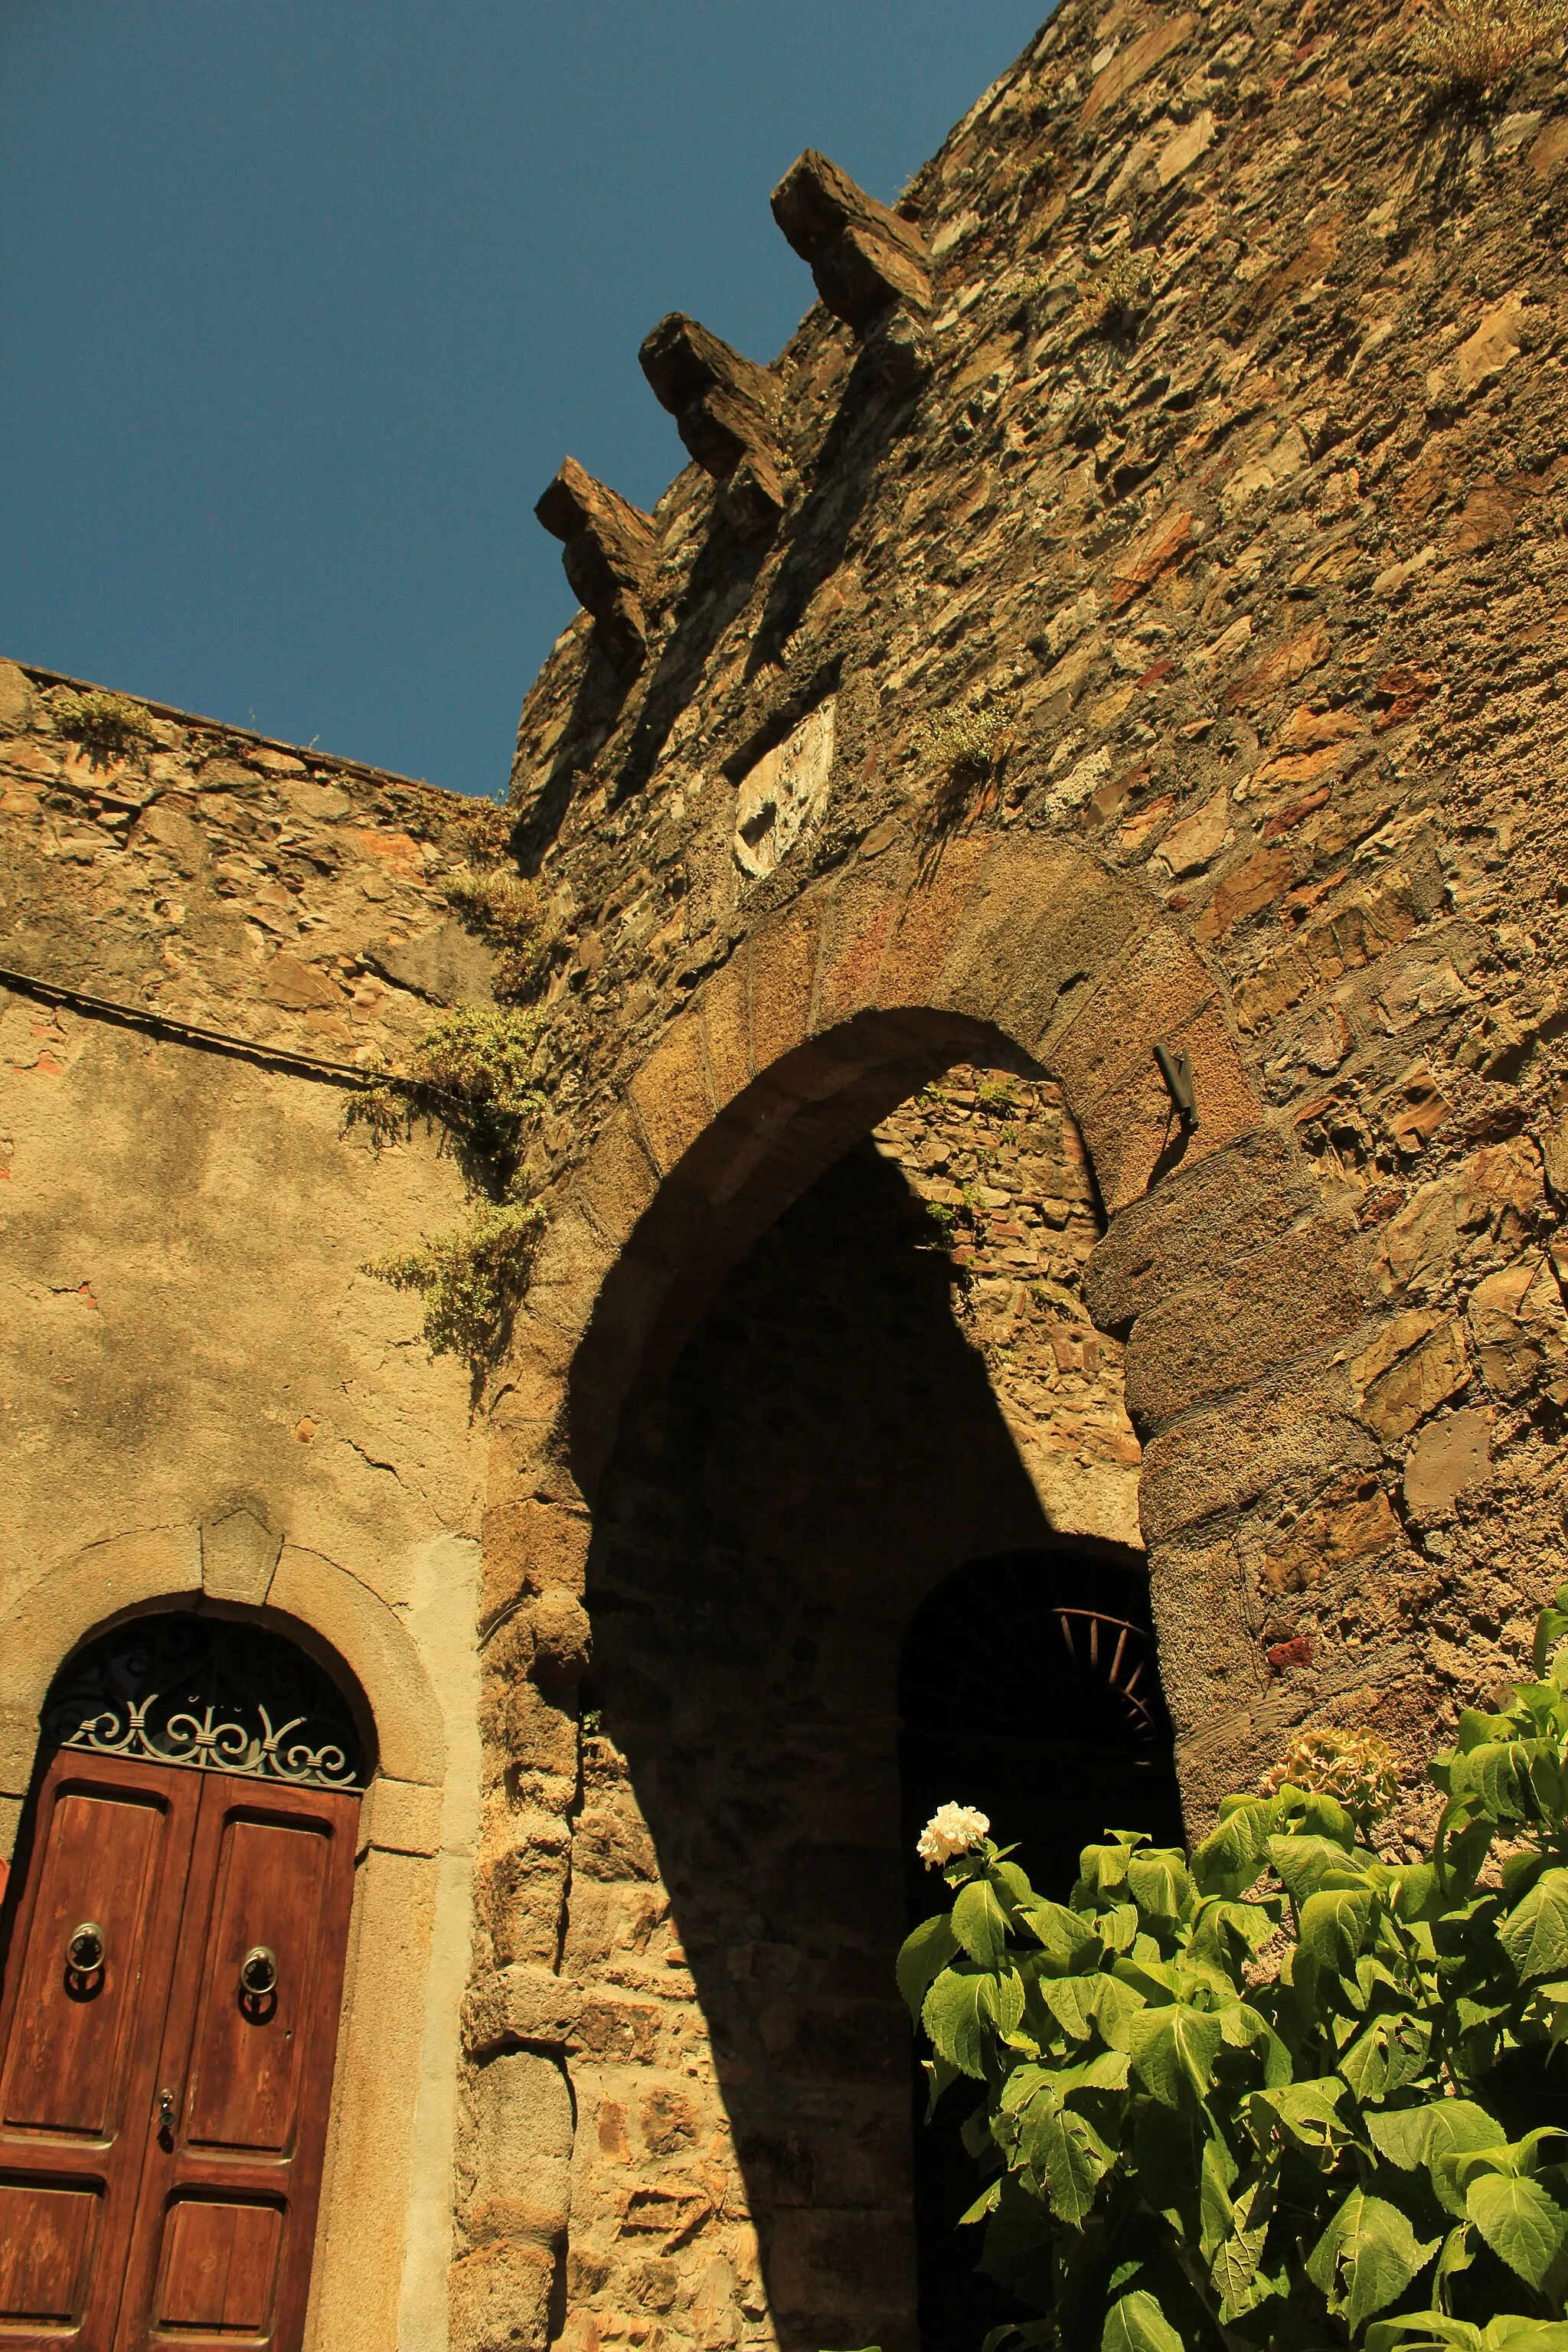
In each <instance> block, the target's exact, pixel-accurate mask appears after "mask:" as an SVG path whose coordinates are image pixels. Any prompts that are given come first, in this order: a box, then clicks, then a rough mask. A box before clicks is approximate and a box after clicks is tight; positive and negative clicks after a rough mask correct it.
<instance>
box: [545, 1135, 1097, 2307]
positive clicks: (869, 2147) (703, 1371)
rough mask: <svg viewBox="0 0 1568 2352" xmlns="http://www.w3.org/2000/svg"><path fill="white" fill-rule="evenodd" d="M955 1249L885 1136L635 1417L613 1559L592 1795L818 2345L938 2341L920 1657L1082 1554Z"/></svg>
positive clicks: (763, 1253)
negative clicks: (922, 2014) (994, 1388)
mask: <svg viewBox="0 0 1568 2352" xmlns="http://www.w3.org/2000/svg"><path fill="white" fill-rule="evenodd" d="M935 1238H936V1237H935V1234H934V1232H933V1228H932V1225H931V1221H930V1219H929V1218H928V1216H927V1215H926V1213H924V1211H923V1210H922V1208H921V1204H920V1202H918V1201H917V1200H916V1199H915V1198H914V1196H913V1195H912V1194H911V1192H910V1190H909V1188H908V1186H907V1185H906V1183H905V1181H904V1179H903V1177H902V1176H901V1175H900V1172H899V1171H898V1170H897V1169H896V1168H894V1167H892V1166H890V1165H889V1164H888V1163H887V1162H886V1161H885V1160H882V1159H880V1158H879V1155H878V1154H877V1152H876V1151H875V1150H874V1148H873V1147H872V1146H871V1145H870V1144H869V1143H865V1144H863V1145H861V1146H858V1147H857V1148H856V1149H855V1150H852V1151H850V1152H849V1153H848V1154H847V1156H846V1157H845V1158H843V1159H842V1160H839V1161H837V1163H836V1164H835V1165H833V1166H832V1167H830V1168H829V1169H828V1171H827V1172H826V1174H825V1175H823V1176H822V1177H820V1178H819V1179H818V1180H817V1181H816V1183H815V1184H814V1185H813V1186H812V1187H811V1189H810V1190H809V1191H808V1192H805V1194H804V1196H803V1197H802V1198H801V1199H800V1200H798V1201H797V1202H795V1205H794V1206H793V1207H792V1208H790V1209H788V1210H787V1211H786V1212H785V1213H784V1215H783V1216H782V1217H781V1218H780V1219H779V1220H778V1222H777V1223H776V1224H775V1225H773V1227H772V1228H771V1229H770V1230H769V1231H768V1232H767V1233H766V1234H764V1235H763V1239H762V1241H761V1242H760V1243H759V1244H757V1245H756V1247H755V1248H754V1249H753V1251H752V1254H751V1255H750V1256H749V1257H748V1258H747V1259H746V1260H745V1261H744V1263H743V1264H742V1265H741V1266H740V1267H739V1268H738V1269H737V1271H736V1272H735V1273H734V1274H732V1275H731V1277H730V1279H729V1281H728V1282H727V1284H726V1285H725V1286H724V1288H723V1289H722V1291H721V1293H720V1295H719V1296H718V1297H717V1298H716V1299H715V1300H714V1301H713V1303H712V1305H711V1306H710V1308H709V1310H708V1312H707V1314H706V1316H705V1317H704V1318H703V1320H702V1321H701V1323H700V1326H699V1327H698V1328H697V1330H696V1332H695V1334H694V1336H693V1337H692V1338H691V1339H690V1340H689V1342H688V1344H687V1346H686V1347H685V1349H684V1351H683V1352H682V1353H681V1355H680V1356H679V1360H678V1361H677V1363H676V1365H675V1367H674V1370H673V1371H672V1373H671V1375H670V1377H669V1379H668V1384H667V1385H666V1386H665V1387H664V1388H663V1390H662V1391H659V1392H658V1393H656V1394H652V1395H648V1394H645V1395H644V1396H643V1398H642V1399H641V1400H640V1401H639V1402H637V1403H636V1404H635V1405H634V1406H633V1407H632V1408H631V1409H630V1410H629V1411H628V1412H627V1414H626V1420H625V1422H624V1424H623V1429H622V1434H621V1439H620V1443H619V1444H618V1446H617V1448H616V1454H615V1456H614V1459H613V1462H612V1464H611V1466H610V1469H609V1472H608V1475H607V1476H606V1479H605V1486H604V1489H603V1493H602V1499H601V1507H600V1511H599V1514H598V1533H597V1537H596V1540H595V1553H594V1556H593V1558H592V1559H591V1562H590V1569H589V1591H588V1601H589V1608H590V1612H591V1614H592V1617H593V1621H594V1655H595V1666H594V1673H593V1685H592V1688H591V1690H589V1691H588V1692H587V1693H585V1705H586V1706H587V1707H588V1708H589V1709H591V1710H597V1716H598V1719H599V1720H601V1721H602V1725H603V1731H604V1734H605V1737H604V1738H602V1739H597V1740H595V1739H593V1738H590V1739H589V1741H588V1742H587V1743H586V1748H587V1750H588V1757H589V1772H588V1778H589V1780H590V1783H591V1790H592V1786H593V1784H595V1782H601V1781H602V1780H603V1776H604V1774H605V1771H606V1770H610V1771H613V1770H614V1769H616V1759H618V1758H624V1759H625V1772H626V1779H627V1780H628V1781H629V1792H628V1793H629V1795H630V1797H631V1798H632V1799H634V1800H635V1808H633V1807H627V1808H626V1812H625V1813H624V1814H623V1815H622V1818H623V1820H625V1819H626V1818H629V1817H631V1816H632V1814H633V1813H634V1811H635V1812H637V1813H640V1816H641V1819H642V1822H646V1824H647V1832H650V1833H651V1838H652V1843H653V1847H654V1849H655V1850H656V1851H657V1855H658V1869H659V1871H660V1874H661V1875H662V1879H663V1883H664V1887H665V1889H666V1890H667V1892H668V1899H669V1903H670V1906H671V1909H672V1915H673V1920H674V1924H675V1927H676V1928H677V1930H678V1934H679V1946H680V1948H681V1949H682V1950H683V1952H684V1955H685V1959H686V1962H687V1964H688V1965H689V1969H690V1971H691V1975H692V1978H693V1979H694V1983H695V1993H696V2006H697V2008H698V2009H699V2010H700V2013H701V2022H700V2029H699V2031H700V2032H702V2033H705V2036H706V2039H707V2042H708V2044H709V2047H710V2051H711V2054H712V2064H713V2068H714V2073H715V2076H716V2087H717V2090H718V2093H719V2096H720V2099H721V2103H722V2108H723V2110H724V2111H725V2112H727V2114H728V2116H729V2118H730V2121H731V2125H732V2127H733V2139H734V2153H735V2156H736V2158H738V2163H739V2168H740V2171H741V2173H742V2175H743V2179H744V2199H745V2202H746V2204H747V2205H748V2206H749V2209H750V2211H751V2213H752V2218H753V2219H754V2221H755V2224H756V2227H757V2230H758V2232H759V2236H760V2239H761V2244H762V2253H763V2269H764V2273H765V2278H766V2286H767V2297H768V2304H769V2306H770V2308H771V2310H772V2312H773V2318H774V2321H775V2323H776V2326H777V2328H778V2333H779V2337H780V2340H781V2342H782V2343H783V2345H784V2346H785V2347H787V2348H788V2352H818V2347H820V2346H821V2345H823V2344H833V2343H866V2342H876V2343H879V2344H880V2345H882V2346H883V2347H886V2352H910V2347H913V2345H914V2344H915V2343H916V2341H917V2340H918V2339H917V2319H916V2307H915V2306H916V2262H915V2247H914V2230H913V2206H912V2202H911V2189H912V2179H911V2143H910V2028H909V2021H908V2019H907V2016H906V2014H905V2012H904V2011H903V2009H902V2005H901V2003H900V2000H899V1999H898V1996H897V1994H896V1991H895V1990H894V1987H893V1981H892V1963H893V1957H894V1954H895V1952H896V1950H897V1947H898V1944H899V1942H900V1938H901V1937H902V1935H903V1933H904V1929H905V1927H906V1924H907V1921H906V1911H907V1903H908V1891H907V1885H906V1867H905V1859H906V1858H905V1856H904V1854H903V1853H902V1847H903V1845H904V1844H905V1843H907V1842H908V1838H909V1834H910V1832H909V1824H908V1822H901V1821H900V1752H899V1712H898V1709H899V1675H900V1654H901V1651H902V1648H903V1644H904V1640H905V1636H906V1633H907V1631H908V1629H909V1626H910V1619H911V1616H912V1615H913V1613H914V1612H915V1610H916V1609H917V1608H918V1606H919V1604H920V1602H921V1600H922V1598H923V1597H924V1596H925V1595H926V1594H927V1593H928V1592H930V1591H931V1589H932V1588H933V1587H934V1586H935V1585H937V1584H938V1583H939V1582H940V1581H941V1580H942V1578H943V1577H944V1576H945V1575H947V1574H948V1572H949V1571H950V1570H952V1567H953V1565H954V1563H955V1562H957V1561H961V1560H964V1559H975V1558H976V1557H977V1556H981V1557H984V1556H986V1555H994V1554H998V1553H1004V1552H1006V1553H1018V1552H1021V1551H1024V1550H1028V1551H1031V1552H1035V1553H1037V1552H1038V1550H1039V1549H1040V1548H1041V1547H1043V1546H1048V1544H1049V1542H1050V1538H1049V1533H1048V1530H1047V1528H1046V1526H1045V1523H1044V1520H1043V1518H1042V1515H1041V1512H1040V1507H1039V1505H1038V1502H1037V1497H1036V1495H1035V1492H1034V1490H1033V1488H1032V1486H1030V1484H1029V1481H1028V1479H1027V1478H1026V1475H1025V1473H1024V1470H1023V1468H1022V1465H1020V1463H1019V1460H1018V1457H1017V1454H1016V1449H1015V1446H1014V1444H1013V1441H1012V1438H1011V1436H1010V1434H1009V1433H1008V1431H1007V1429H1006V1427H1005V1424H1004V1423H1003V1420H1002V1418H1001V1415H1000V1413H999V1412H998V1411H997V1409H996V1406H995V1403H994V1399H993V1396H992V1393H991V1390H990V1386H989V1383H988V1381H987V1378H986V1374H985V1370H984V1364H983V1362H982V1360H981V1359H980V1357H979V1356H978V1355H977V1354H976V1353H975V1352H974V1351H973V1349H971V1348H970V1347H969V1346H968V1345H967V1344H966V1342H965V1340H964V1339H963V1335H962V1333H961V1332H960V1330H959V1328H957V1325H956V1324H955V1321H954V1318H953V1314H952V1301H951V1285H952V1280H953V1278H954V1276H953V1269H952V1264H951V1261H950V1260H949V1258H948V1256H947V1255H946V1253H945V1251H944V1250H943V1249H942V1248H941V1247H939V1246H933V1243H934V1242H935ZM589 1719H590V1721H593V1720H594V1719H595V1718H594V1717H593V1716H592V1715H590V1717H589ZM943 1793H944V1794H954V1793H957V1794H964V1793H966V1792H964V1791H953V1790H946V1791H944V1792H943ZM601 1801H602V1800H601V1798H600V1797H599V1796H598V1795H596V1794H595V1793H592V1792H591V1793H590V1797H589V1809H590V1810H591V1809H593V1808H595V1807H596V1806H598V1805H599V1804H600V1803H601ZM601 1818H602V1819H608V1818H610V1815H609V1814H608V1813H606V1814H605V1815H603V1816H601ZM588 1825H589V1824H588V1812H587V1811H585V1814H584V1824H583V1827H584V1830H586V1829H587V1828H588ZM626 1857H627V1847H626V1842H625V1838H624V1836H623V1837H622V1839H621V1841H620V1843H619V1844H618V1846H617V1843H616V1838H615V1837H613V1836H610V1835H608V1834H606V1832H605V1831H604V1830H602V1829H599V1830H595V1832H594V1833H593V1834H592V1835H588V1836H583V1835H580V1837H579V1840H578V1844H577V1848H576V1852H575V1854H574V1879H573V1892H572V1899H571V1916H570V1919H569V1926H568V1955H567V1957H568V1966H569V1967H572V1968H574V1969H577V1970H579V1971H582V1972H584V1973H589V1974H591V1973H592V1968H593V1965H594V1961H593V1958H592V1955H591V1954H590V1951H589V1948H588V1947H589V1944H590V1942H591V1943H592V1944H593V1945H594V1947H595V1950H597V1951H598V1952H600V1953H603V1952H604V1951H605V1950H606V1949H607V1948H609V1947H611V1946H613V1944H614V1941H615V1934H616V1931H615V1929H614V1927H613V1925H612V1924H611V1922H610V1920H609V1919H608V1917H607V1910H608V1911H613V1909H614V1907H615V1906H616V1904H617V1903H620V1904H622V1905H624V1906H626V1908H627V1909H628V1911H637V1910H638V1909H639V1906H640V1911H641V1916H645V1917H646V1916H648V1906H649V1902H650V1898H651V1896H652V1893H653V1890H652V1889H651V1887H650V1886H649V1885H648V1883H647V1875H645V1877H644V1879H643V1882H642V1883H641V1884H640V1885H629V1884H627V1883H626V1872H627V1858H626ZM642 1867H643V1869H644V1871H645V1874H651V1871H652V1868H653V1861H652V1855H651V1854H648V1855H647V1856H646V1858H645V1860H644V1863H643V1864H642ZM596 1874H602V1883H601V1885H599V1886H598V1887H595V1886H593V1885H591V1883H589V1882H591V1881H592V1879H593V1878H594V1877H595V1875H596ZM617 1880H619V1881H620V1882H621V1883H620V1885H619V1887H618V1888H617V1886H616V1884H615V1882H616V1881H617ZM590 1923H591V1924H590ZM644 1932H645V1940H646V1930H645V1931H644ZM574 1946H576V1947H577V1950H576V1952H575V1953H574ZM585 1964H586V1965H585ZM695 2022H696V2021H694V2024H695ZM585 2087H586V2085H584V2088H585ZM645 2105H647V2100H646V2099H645ZM693 2144H694V2141H693ZM601 2145H605V2141H604V2137H603V2135H602V2134H601ZM650 2148H652V2152H654V2153H656V2154H657V2153H658V2149H657V2148H654V2147H653V2144H652V2142H650ZM666 2153H667V2154H668V2155H669V2156H671V2157H672V2158H675V2159H676V2160H677V2161H679V2154H680V2151H679V2148H676V2149H669V2150H667V2151H666ZM976 2251H977V2249H976ZM606 2284H607V2282H606ZM626 2287H627V2289H632V2290H633V2291H636V2292H643V2293H646V2283H645V2284H644V2287H643V2288H642V2289H640V2290H636V2289H633V2283H632V2282H631V2281H630V2280H628V2281H627V2282H626ZM610 2291H611V2292H612V2293H615V2292H616V2290H615V2289H613V2288H612V2289H611V2290H610ZM619 2299H622V2297H621V2296H619V2295H618V2296H617V2300H619ZM976 2340H978V2336H976Z"/></svg>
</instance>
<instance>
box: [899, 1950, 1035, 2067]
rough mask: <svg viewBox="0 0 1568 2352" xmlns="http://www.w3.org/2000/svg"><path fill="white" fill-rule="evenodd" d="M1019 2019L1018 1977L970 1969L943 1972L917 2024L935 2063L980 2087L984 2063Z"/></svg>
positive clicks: (1020, 1987)
mask: <svg viewBox="0 0 1568 2352" xmlns="http://www.w3.org/2000/svg"><path fill="white" fill-rule="evenodd" d="M1023 2014H1024V1983H1023V1979H1022V1978H1021V1977H1016V1976H1006V1977H995V1976H992V1975H991V1974H989V1972H987V1971H984V1970H981V1969H943V1970H942V1974H941V1975H940V1976H939V1977H938V1978H937V1979H936V1981H935V1983H934V1984H933V1985H932V1986H931V1990H930V1991H929V1992H928V1993H927V1995H926V1997H925V2000H924V2002H923V2004H922V2006H921V2024H922V2025H923V2026H924V2027H925V2030H926V2032H928V2033H929V2034H930V2036H931V2045H932V2047H933V2048H934V2050H935V2051H936V2053H937V2055H938V2057H939V2058H945V2059H946V2060H947V2061H948V2063H950V2064H951V2065H953V2066H956V2067H957V2068H958V2070H959V2072H960V2073H961V2074H973V2075H974V2076H975V2077H976V2078H977V2079H979V2080H981V2081H984V2075H985V2057H986V2053H987V2052H988V2051H989V2050H990V2048H991V2046H992V2044H993V2042H995V2040H996V2039H997V2038H998V2037H999V2035H1001V2034H1004V2033H1011V2032H1014V2031H1015V2030H1016V2027H1017V2025H1018V2022H1019V2021H1020V2019H1021V2018H1022V2017H1023Z"/></svg>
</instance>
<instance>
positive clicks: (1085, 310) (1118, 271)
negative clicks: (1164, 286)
mask: <svg viewBox="0 0 1568 2352" xmlns="http://www.w3.org/2000/svg"><path fill="white" fill-rule="evenodd" d="M1153 292H1154V273H1153V270H1152V267H1151V266H1150V263H1149V261H1148V258H1147V257H1146V256H1144V255H1142V254H1138V253H1129V252H1126V251H1123V252H1121V253H1118V254H1116V255H1114V256H1113V257H1112V258H1111V259H1110V261H1108V262H1107V263H1106V265H1105V268H1103V269H1099V270H1095V271H1093V272H1091V273H1090V275H1089V277H1087V278H1079V282H1078V304H1079V325H1080V326H1081V327H1082V329H1083V331H1084V332H1085V333H1086V334H1089V335H1124V334H1127V333H1129V332H1130V331H1131V329H1132V328H1133V327H1135V326H1136V325H1137V323H1138V321H1139V320H1140V319H1141V318H1142V316H1143V313H1144V312H1145V310H1147V309H1148V308H1149V304H1150V301H1151V299H1152V295H1153Z"/></svg>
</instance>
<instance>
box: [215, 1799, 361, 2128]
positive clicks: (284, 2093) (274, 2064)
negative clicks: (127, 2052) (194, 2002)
mask: <svg viewBox="0 0 1568 2352" xmlns="http://www.w3.org/2000/svg"><path fill="white" fill-rule="evenodd" d="M330 1860H331V1836H330V1830H329V1825H328V1824H327V1823H326V1822H311V1821H306V1822H298V1821H277V1820H270V1821H257V1820H255V1819H254V1818H249V1817H247V1814H246V1813H244V1812H243V1811H239V1810H238V1809H235V1810H233V1811H230V1813H229V1816H228V1819H227V1820H226V1822H225V1823H224V1825H223V1832H222V1836H221V1840H220V1842H219V1846H218V1857H217V1886H216V1899H215V1902H214V1905H213V1911H212V1918H211V1922H210V1925H209V1927H208V1930H207V1940H206V1952H205V1960H204V1965H203V1969H202V1979H201V2008H200V2011H199V2012H198V2014H197V2018H196V2028H195V2038H194V2042H193V2046H192V2052H191V2067H190V2075H189V2082H188V2088H187V2091H186V2097H185V2121H184V2136H185V2139H186V2141H187V2143H188V2145H189V2146H190V2147H193V2148H195V2147H205V2148H210V2149H218V2148H232V2149H234V2150H235V2151H236V2152H237V2153H240V2152H243V2153H246V2154H251V2155H257V2154H265V2155H269V2156H282V2155H285V2154H287V2153H289V2151H290V2150H291V2149H292V2147H293V2144H294V2127H295V2110H296V2098H297V2090H298V2084H299V2068H300V2055H301V2045H300V2031H301V2028H302V2026H303V2025H304V2023H305V2021H307V2020H308V2019H309V2017H310V2009H311V2002H312V1996H313V1994H314V1990H315V1982H316V1975H317V1969H318V1959H319V1953H320V1946H321V1897H322V1893H323V1890H324V1887H325V1884H326V1877H327V1867H328V1864H329V1862H330ZM258 1946H262V1947H265V1948H267V1949H268V1950H269V1951H270V1952H272V1953H273V1954H274V1955H275V1956H276V1962H275V1964H276V1969H277V1977H278V1983H277V1989H276V1990H275V1991H273V1992H271V1993H268V1994H267V1995H265V1996H263V1997H260V1998H258V1997H255V1996H252V1995H250V1994H247V1993H246V1992H245V1991H244V1990H243V1988H242V1987H241V1984H240V1968H241V1964H242V1963H243V1961H244V1959H245V1957H246V1955H247V1952H249V1951H251V1950H253V1949H254V1948H257V1947H258Z"/></svg>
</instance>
